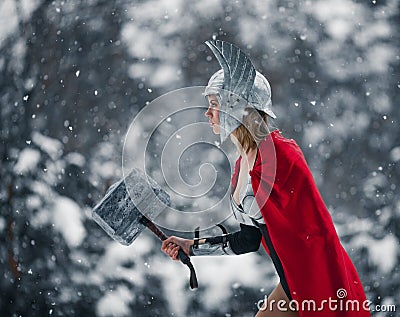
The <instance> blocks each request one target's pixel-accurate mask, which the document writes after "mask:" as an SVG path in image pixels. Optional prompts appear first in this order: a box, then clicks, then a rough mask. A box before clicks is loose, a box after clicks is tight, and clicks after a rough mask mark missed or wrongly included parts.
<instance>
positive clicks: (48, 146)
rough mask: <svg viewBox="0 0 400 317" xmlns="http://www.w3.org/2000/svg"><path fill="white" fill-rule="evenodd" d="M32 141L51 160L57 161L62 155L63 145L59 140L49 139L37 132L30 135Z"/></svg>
mask: <svg viewBox="0 0 400 317" xmlns="http://www.w3.org/2000/svg"><path fill="white" fill-rule="evenodd" d="M32 140H33V142H35V144H37V145H38V146H39V147H40V148H41V149H42V151H44V152H46V153H47V154H48V155H49V156H50V157H51V158H52V159H53V160H56V159H58V158H59V157H60V156H61V155H62V148H63V145H62V143H61V142H60V141H59V140H57V139H53V138H50V137H48V136H45V135H43V134H40V133H39V132H33V133H32Z"/></svg>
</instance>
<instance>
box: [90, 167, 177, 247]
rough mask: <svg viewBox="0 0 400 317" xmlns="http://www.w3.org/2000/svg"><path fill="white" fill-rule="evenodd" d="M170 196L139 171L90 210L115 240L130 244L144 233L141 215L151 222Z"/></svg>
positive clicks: (117, 184) (112, 186)
mask: <svg viewBox="0 0 400 317" xmlns="http://www.w3.org/2000/svg"><path fill="white" fill-rule="evenodd" d="M169 204H170V197H169V195H168V194H167V192H165V191H164V190H163V189H162V188H161V187H160V186H159V185H158V184H157V183H156V182H155V181H154V180H153V179H152V178H150V177H149V176H148V175H145V174H144V173H143V172H142V171H141V170H139V169H136V168H134V169H132V171H131V172H129V174H128V175H127V176H126V177H125V178H123V179H121V180H119V181H118V182H116V183H115V184H113V185H111V186H110V188H109V189H108V191H107V192H106V194H105V196H104V197H103V199H102V200H101V201H100V202H99V203H98V204H97V205H96V206H95V207H94V208H93V211H92V217H93V219H94V220H95V221H96V222H97V224H99V225H100V227H102V228H103V230H104V231H105V232H107V234H108V235H109V236H110V237H112V238H113V239H114V240H116V241H118V242H120V243H121V244H124V245H130V244H131V243H132V242H133V241H134V240H135V239H136V237H137V236H138V235H139V234H140V233H141V232H142V231H143V229H144V228H145V225H144V224H143V223H142V219H143V216H145V217H147V218H148V219H150V220H154V219H155V218H156V217H157V216H158V215H159V214H160V213H161V212H162V211H163V209H164V208H165V207H166V206H169Z"/></svg>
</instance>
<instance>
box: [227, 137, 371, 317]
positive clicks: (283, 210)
mask: <svg viewBox="0 0 400 317" xmlns="http://www.w3.org/2000/svg"><path fill="white" fill-rule="evenodd" d="M240 159H241V158H240V157H239V159H238V160H237V161H236V165H235V171H234V173H233V176H232V185H233V186H235V185H236V184H235V183H236V179H237V174H238V171H239V164H240ZM250 176H251V182H252V186H253V190H254V193H255V197H256V201H257V204H258V206H259V207H260V210H261V213H262V215H263V216H264V219H265V222H266V225H267V228H268V230H269V234H270V237H271V241H272V244H273V246H274V248H275V250H276V253H277V255H278V257H279V259H280V261H281V262H282V266H283V270H284V273H285V277H286V281H287V284H288V286H289V290H290V293H291V295H292V298H293V303H292V304H293V305H297V307H298V308H299V309H300V311H299V315H300V317H315V316H322V317H338V316H340V317H367V316H368V317H369V316H370V313H369V310H368V304H367V302H366V297H365V293H364V289H363V287H362V284H361V281H360V279H359V277H358V274H357V271H356V269H355V267H354V265H353V263H352V262H351V259H350V257H349V256H348V254H347V253H346V251H345V250H344V248H343V247H342V245H341V243H340V241H339V238H338V235H337V233H336V230H335V227H334V224H333V221H332V218H331V216H330V214H329V211H328V209H327V208H326V206H325V203H324V202H323V200H322V197H321V195H320V193H319V191H318V189H317V187H316V184H315V182H314V179H313V176H312V174H311V172H310V169H309V167H308V165H307V162H306V160H305V158H304V155H303V153H302V151H301V149H300V148H299V146H298V145H297V144H296V142H295V141H294V140H292V139H286V138H284V137H283V136H282V135H281V134H280V132H279V131H278V130H275V131H273V132H272V133H271V134H270V135H269V136H268V137H267V138H266V139H265V140H263V141H262V142H261V143H260V145H259V152H258V156H257V159H256V162H255V163H254V167H253V170H252V171H250ZM263 245H264V248H265V249H266V251H267V252H268V253H269V250H268V247H267V246H266V244H265V241H264V239H263ZM314 303H315V309H314ZM335 305H336V306H335ZM293 307H296V306H293ZM335 307H336V309H335ZM357 307H359V310H357Z"/></svg>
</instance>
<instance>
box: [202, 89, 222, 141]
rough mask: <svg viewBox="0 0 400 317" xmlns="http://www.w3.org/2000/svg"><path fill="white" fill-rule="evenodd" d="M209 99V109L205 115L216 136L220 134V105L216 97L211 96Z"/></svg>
mask: <svg viewBox="0 0 400 317" xmlns="http://www.w3.org/2000/svg"><path fill="white" fill-rule="evenodd" d="M207 98H208V109H207V111H206V113H205V115H206V117H207V118H208V121H209V122H210V125H211V127H212V129H213V132H214V133H215V134H219V131H220V126H219V109H220V104H219V102H218V99H217V96H216V95H209V96H207Z"/></svg>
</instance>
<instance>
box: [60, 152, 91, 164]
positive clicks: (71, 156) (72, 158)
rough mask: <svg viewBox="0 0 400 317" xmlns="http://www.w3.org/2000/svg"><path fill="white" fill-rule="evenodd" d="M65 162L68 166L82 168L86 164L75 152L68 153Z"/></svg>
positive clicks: (80, 155)
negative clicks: (73, 165)
mask: <svg viewBox="0 0 400 317" xmlns="http://www.w3.org/2000/svg"><path fill="white" fill-rule="evenodd" d="M65 160H66V161H67V162H68V163H70V164H75V165H77V166H80V167H83V166H84V165H85V162H86V159H85V157H84V156H83V155H82V154H80V153H76V152H71V153H68V154H67V155H66V157H65Z"/></svg>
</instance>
